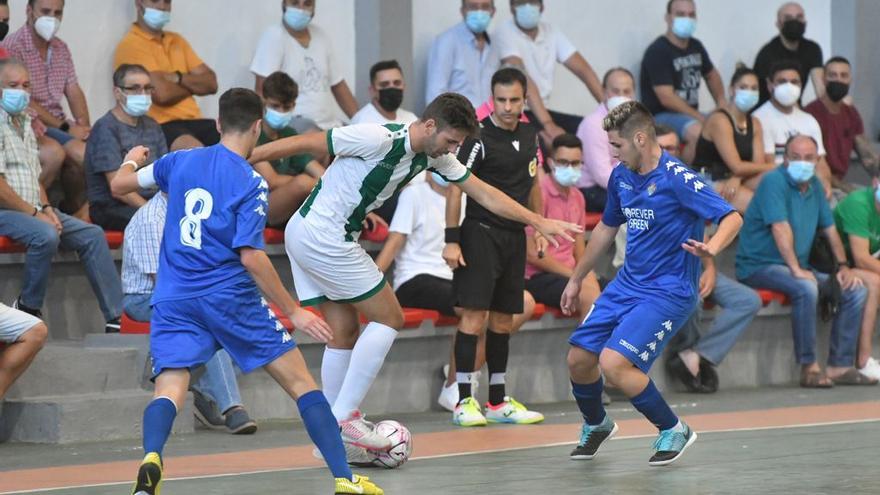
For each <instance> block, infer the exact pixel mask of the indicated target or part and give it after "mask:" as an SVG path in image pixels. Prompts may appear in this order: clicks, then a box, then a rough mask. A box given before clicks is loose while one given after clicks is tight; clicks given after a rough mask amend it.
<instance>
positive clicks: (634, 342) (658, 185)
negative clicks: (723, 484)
mask: <svg viewBox="0 0 880 495" xmlns="http://www.w3.org/2000/svg"><path fill="white" fill-rule="evenodd" d="M603 127H604V128H605V131H607V132H608V141H609V143H610V144H611V146H612V150H613V153H614V155H615V157H616V158H617V159H619V160H620V164H619V165H618V166H617V167H615V168H614V170H613V172H612V173H611V178H610V179H609V181H608V199H607V202H606V204H605V212H604V213H603V215H602V221H601V222H600V223H599V225H598V226H597V227H596V228H595V229H594V230H593V232H592V234H591V235H590V242H589V244H588V245H587V249H586V252H585V253H584V256H583V257H582V258H581V260H580V262H579V263H578V265H577V266H576V267H575V272H574V275H572V277H571V279H570V280H569V282H568V285H567V286H566V288H565V291H564V292H563V295H562V301H561V307H562V310H563V312H565V313H566V314H569V315H570V314H576V313H577V311H578V308H577V303H578V293H579V292H580V288H581V281H582V280H583V279H584V277H586V276H587V274H588V273H589V272H590V270H592V269H593V265H594V263H595V261H596V258H597V257H598V256H599V254H600V253H603V252H605V251H606V250H607V249H608V247H610V246H611V243H612V242H614V236H615V235H616V233H617V230H618V228H619V227H620V226H621V225H623V224H626V229H627V244H626V261H625V262H624V265H623V268H622V269H621V270H620V271H619V272H618V274H617V277H616V278H615V279H614V280H613V281H612V282H611V283H610V284H609V285H608V287H607V288H606V289H605V291H603V292H602V295H601V296H600V297H599V299H597V300H596V303H595V304H594V305H593V308H592V309H591V310H590V312H589V313H588V314H587V317H586V318H585V319H584V321H583V323H581V325H580V326H579V327H578V328H577V329H575V331H574V332H573V333H572V335H571V338H570V339H569V344H571V348H570V349H569V353H568V367H569V372H570V374H571V385H572V392H573V394H574V397H575V399H576V401H577V404H578V407H579V408H580V410H581V413H582V414H583V417H584V425H583V428H582V431H581V436H580V442H579V443H578V446H577V447H576V448H575V449H574V451H572V453H571V458H572V459H592V458H593V457H594V456H595V455H596V452H597V450H598V449H599V447H600V446H601V445H602V444H603V443H604V442H605V441H606V440H608V439H609V438H611V437H612V436H613V435H614V434H615V433H616V432H617V424H616V423H615V422H614V421H613V420H612V419H611V418H610V417H609V416H608V415H607V414H606V412H605V408H604V407H603V406H602V387H603V383H602V374H600V373H599V368H601V369H602V373H603V374H604V376H605V378H607V379H608V381H610V382H612V383H613V384H614V385H616V386H617V387H618V388H620V389H621V390H622V391H623V393H625V394H626V396H627V397H629V398H630V401H631V402H632V405H633V406H634V407H635V408H636V409H637V410H638V411H639V412H641V413H642V414H643V415H645V417H646V418H648V420H649V421H651V423H653V424H654V425H655V426H657V429H658V430H660V435H659V437H658V438H657V441H656V442H655V443H654V449H655V453H654V455H653V456H652V457H651V459H650V461H649V464H650V465H651V466H663V465H666V464H671V463H672V462H675V460H676V459H678V458H679V457H680V456H681V454H682V453H683V452H684V451H685V449H686V448H687V447H688V446H690V445H691V444H692V443H693V442H694V440H696V438H697V434H696V432H694V431H693V430H691V429H690V427H688V425H686V424H685V423H683V422H682V421H680V420H679V418H678V417H677V416H676V415H675V413H673V412H672V409H670V408H669V405H668V404H667V403H666V401H665V400H664V399H663V397H662V396H661V395H660V392H659V391H658V390H657V388H656V387H655V386H654V382H653V381H651V379H650V378H649V377H648V370H649V369H650V368H651V364H652V363H653V362H654V359H656V358H657V356H659V355H660V354H661V353H662V352H663V348H664V346H665V345H666V343H667V342H669V339H670V338H671V337H672V336H673V335H674V334H675V332H676V331H678V329H679V327H681V326H682V324H684V322H685V321H686V320H687V319H688V317H689V316H690V314H691V312H692V311H693V309H694V307H695V305H696V304H697V301H698V297H699V288H698V287H699V278H700V257H709V256H714V255H715V254H717V253H719V252H721V250H722V249H724V247H725V246H727V245H728V244H729V243H730V242H731V241H732V240H733V238H734V237H735V236H736V234H737V232H739V229H740V227H741V226H742V218H741V217H740V215H739V213H737V212H736V210H735V209H734V208H733V207H732V206H730V205H729V204H727V202H725V201H724V200H723V199H722V198H721V197H720V196H719V195H718V194H716V193H715V191H714V189H713V188H712V186H711V185H710V184H707V183H706V182H704V181H703V180H702V179H701V177H700V176H699V175H697V174H695V173H694V172H693V171H692V170H691V169H690V168H689V167H688V166H686V165H685V164H683V163H682V162H681V161H679V160H678V159H677V158H674V157H672V156H670V155H668V154H667V153H666V152H664V151H663V150H662V149H661V148H660V146H659V145H658V144H657V140H656V135H655V133H654V119H653V117H652V116H651V113H650V112H649V111H648V109H647V108H645V107H644V106H643V105H642V104H641V103H638V102H627V103H624V104H622V105H620V106H618V107H616V108H615V109H614V110H612V111H611V112H610V113H609V114H608V116H607V117H605V120H604V122H603ZM706 220H710V221H712V222H715V223H718V224H719V225H718V231H717V233H716V234H715V235H714V236H712V239H711V240H710V241H709V242H707V243H703V242H700V241H701V240H702V239H703V229H704V225H705V222H706Z"/></svg>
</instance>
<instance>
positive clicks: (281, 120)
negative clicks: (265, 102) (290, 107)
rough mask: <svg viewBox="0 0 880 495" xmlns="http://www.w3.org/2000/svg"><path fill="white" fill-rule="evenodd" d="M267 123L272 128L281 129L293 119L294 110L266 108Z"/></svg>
mask: <svg viewBox="0 0 880 495" xmlns="http://www.w3.org/2000/svg"><path fill="white" fill-rule="evenodd" d="M265 119H266V124H267V125H268V126H269V127H271V128H272V129H275V130H276V131H277V130H280V129H284V128H285V127H287V126H289V125H290V121H291V120H293V112H284V113H282V112H279V111H277V110H272V109H271V108H267V109H266V117H265Z"/></svg>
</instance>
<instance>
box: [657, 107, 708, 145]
mask: <svg viewBox="0 0 880 495" xmlns="http://www.w3.org/2000/svg"><path fill="white" fill-rule="evenodd" d="M654 120H655V121H656V122H657V123H658V124H663V125H667V126H669V127H671V128H672V129H673V130H674V131H675V133H676V134H678V139H681V140H682V141H684V136H685V134H686V133H687V129H688V127H690V126H692V125H694V124H699V123H700V121H699V120H697V119H695V118H693V117H691V116H690V115H688V114H686V113H675V112H660V113H658V114H657V115H655V116H654Z"/></svg>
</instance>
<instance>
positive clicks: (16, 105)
mask: <svg viewBox="0 0 880 495" xmlns="http://www.w3.org/2000/svg"><path fill="white" fill-rule="evenodd" d="M30 102H31V94H30V93H28V92H27V91H25V90H23V89H12V88H4V89H3V99H0V106H2V107H3V110H6V113H8V114H9V115H18V114H20V113H21V112H22V111H24V109H25V108H27V106H28V103H30Z"/></svg>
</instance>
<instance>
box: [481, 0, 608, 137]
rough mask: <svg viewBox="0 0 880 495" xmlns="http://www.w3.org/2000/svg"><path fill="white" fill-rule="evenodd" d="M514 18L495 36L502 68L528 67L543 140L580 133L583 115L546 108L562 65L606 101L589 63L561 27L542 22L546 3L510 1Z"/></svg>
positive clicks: (533, 109)
mask: <svg viewBox="0 0 880 495" xmlns="http://www.w3.org/2000/svg"><path fill="white" fill-rule="evenodd" d="M510 10H511V13H512V14H513V19H511V20H509V21H507V22H505V23H504V24H502V25H501V26H500V27H499V28H498V30H497V31H496V33H495V41H496V43H497V44H498V53H499V55H500V57H501V63H502V65H504V64H507V65H516V66H519V67H523V68H525V71H526V74H527V75H528V76H529V88H528V91H527V95H528V103H529V111H527V112H526V113H527V114H531V115H529V120H531V121H532V122H535V123H537V124H540V126H541V127H542V128H543V130H542V131H541V138H542V139H543V140H544V142H545V143H546V144H547V146H548V147H549V146H550V143H552V141H553V139H554V138H555V137H556V136H558V135H560V134H562V133H563V132H568V133H570V134H574V133H576V132H577V127H578V124H580V121H581V119H582V117H581V116H576V115H571V114H566V113H562V112H555V111H553V110H549V109H548V108H547V106H546V103H547V101H548V99H549V98H550V93H552V91H553V82H554V74H555V72H556V63H557V62H558V63H561V64H563V65H565V67H566V68H567V69H568V70H569V71H571V73H572V74H574V75H575V76H577V78H578V79H580V80H581V81H582V82H583V83H584V85H585V86H586V87H587V89H588V90H589V91H590V93H591V94H592V95H593V97H594V98H596V101H599V102H601V101H604V99H605V96H604V94H603V91H602V84H601V83H600V82H599V77H598V76H596V72H595V71H594V70H593V68H592V67H591V66H590V64H589V62H587V60H586V59H585V58H584V57H583V55H581V54H580V52H578V51H577V48H575V46H574V45H573V44H572V43H571V41H569V40H568V38H567V37H566V36H565V35H564V34H563V33H562V32H561V31H559V30H558V29H557V28H555V27H553V26H552V25H551V24H549V23H546V22H541V13H543V12H544V2H543V0H510Z"/></svg>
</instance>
